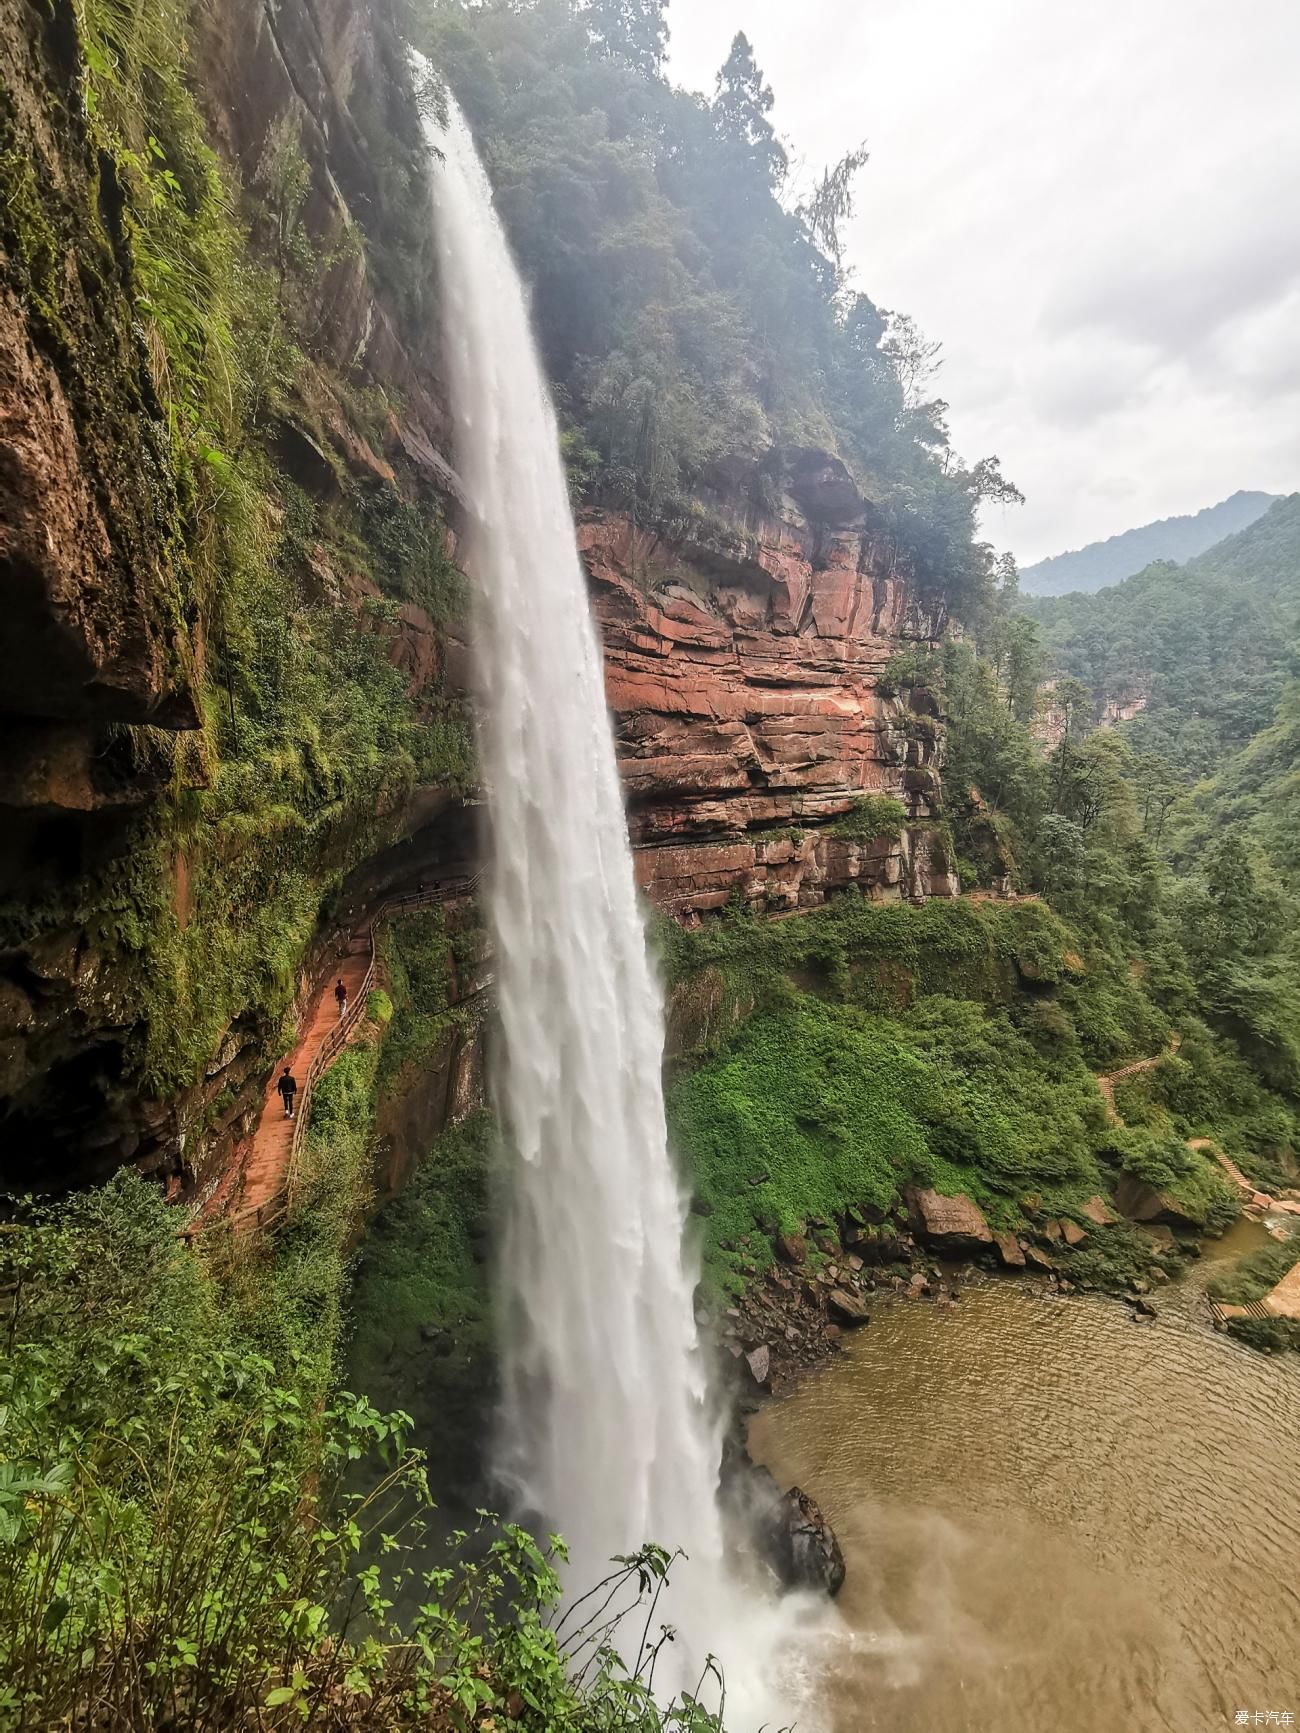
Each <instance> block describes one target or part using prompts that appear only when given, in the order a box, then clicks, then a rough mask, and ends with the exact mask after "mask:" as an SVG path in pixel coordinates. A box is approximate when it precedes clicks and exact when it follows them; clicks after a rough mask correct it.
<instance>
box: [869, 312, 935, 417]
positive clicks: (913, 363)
mask: <svg viewBox="0 0 1300 1733" xmlns="http://www.w3.org/2000/svg"><path fill="white" fill-rule="evenodd" d="M885 318H886V320H887V321H888V323H887V326H886V336H885V340H884V342H883V343H882V344H881V350H882V352H883V353H884V355H885V357H886V359H887V360H888V361H889V364H890V366H891V367H892V368H893V369H894V373H895V375H896V376H897V379H898V383H899V385H900V387H901V388H902V392H903V407H904V409H907V410H915V409H919V408H920V407H921V405H922V402H923V397H924V392H925V388H926V386H927V385H928V384H929V383H930V381H931V380H932V379H933V378H934V376H935V374H936V373H937V372H938V371H939V369H940V367H942V365H943V362H942V361H941V360H940V355H941V354H942V351H943V344H942V343H932V342H930V340H929V339H928V338H926V337H925V336H924V335H923V334H922V332H921V329H920V327H919V326H918V324H917V323H916V320H915V319H913V318H912V316H911V315H910V314H909V313H886V314H885ZM944 407H945V408H947V405H946V404H945V405H944Z"/></svg>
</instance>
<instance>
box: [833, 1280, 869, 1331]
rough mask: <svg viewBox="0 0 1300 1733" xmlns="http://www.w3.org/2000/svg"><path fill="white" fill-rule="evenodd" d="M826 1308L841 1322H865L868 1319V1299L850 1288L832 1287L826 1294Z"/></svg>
mask: <svg viewBox="0 0 1300 1733" xmlns="http://www.w3.org/2000/svg"><path fill="white" fill-rule="evenodd" d="M826 1309H827V1311H829V1312H830V1313H831V1315H832V1316H833V1317H835V1318H838V1319H839V1321H840V1323H841V1324H865V1323H866V1321H867V1303H866V1301H865V1300H864V1299H863V1298H862V1296H861V1294H855V1293H853V1292H852V1290H851V1289H849V1288H832V1289H831V1291H830V1293H829V1294H827V1296H826Z"/></svg>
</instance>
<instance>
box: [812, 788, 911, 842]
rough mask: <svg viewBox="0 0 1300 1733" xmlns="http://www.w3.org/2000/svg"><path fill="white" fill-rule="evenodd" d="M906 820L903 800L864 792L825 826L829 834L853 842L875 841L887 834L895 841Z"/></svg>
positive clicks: (887, 795)
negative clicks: (840, 814) (847, 809)
mask: <svg viewBox="0 0 1300 1733" xmlns="http://www.w3.org/2000/svg"><path fill="white" fill-rule="evenodd" d="M906 823H907V808H906V807H905V806H904V805H903V803H902V801H901V800H896V799H895V798H894V796H893V795H890V794H864V795H863V796H862V797H861V799H859V800H856V801H854V803H853V806H852V808H851V810H850V811H848V812H846V813H844V815H843V816H842V817H840V818H837V819H835V820H834V821H833V822H832V823H831V824H829V825H828V826H827V827H826V828H827V833H828V835H830V836H838V837H844V838H845V839H846V840H848V841H850V842H876V841H877V840H879V839H881V838H884V837H889V838H890V839H891V840H895V841H896V840H897V839H898V837H900V836H901V835H902V833H903V827H904V825H905V824H906Z"/></svg>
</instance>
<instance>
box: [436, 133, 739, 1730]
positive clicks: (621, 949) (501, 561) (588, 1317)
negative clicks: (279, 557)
mask: <svg viewBox="0 0 1300 1733" xmlns="http://www.w3.org/2000/svg"><path fill="white" fill-rule="evenodd" d="M435 132H436V137H434V139H433V140H432V141H431V142H433V143H434V145H435V148H436V150H437V152H438V158H439V160H438V162H437V165H436V170H435V186H436V192H435V197H436V204H437V223H436V229H437V237H438V248H439V255H440V264H441V279H442V287H443V296H444V319H445V352H446V357H447V367H448V370H449V383H450V387H451V395H452V403H453V408H454V412H455V417H456V426H457V430H458V443H457V451H458V460H459V469H460V474H461V478H462V480H463V482H464V484H465V488H466V490H467V493H468V497H469V501H470V508H471V509H470V512H469V518H470V527H469V529H468V531H467V535H466V542H465V547H464V557H465V562H466V566H467V569H468V570H469V572H470V574H471V576H472V579H473V583H474V589H475V594H476V597H477V601H478V609H479V613H478V621H477V643H478V654H479V659H480V663H481V678H482V689H483V698H484V702H483V706H482V708H483V722H482V730H481V749H482V754H483V759H484V764H483V770H484V776H485V780H486V784H487V787H488V789H489V790H490V798H491V808H492V816H493V831H494V836H495V839H496V847H495V861H494V865H493V868H492V872H491V879H490V903H491V911H492V919H493V923H494V926H495V930H496V942H497V959H498V960H497V982H498V995H499V999H500V1008H501V1023H502V1033H503V1037H504V1057H505V1064H504V1077H503V1081H502V1084H501V1090H500V1102H501V1106H502V1109H503V1114H504V1118H505V1122H506V1126H507V1129H508V1131H509V1134H510V1138H511V1141H512V1143H513V1146H514V1151H515V1153H514V1157H513V1160H514V1170H513V1173H512V1175H511V1179H510V1184H509V1188H508V1201H507V1208H506V1214H507V1220H506V1223H505V1231H504V1243H503V1247H502V1255H501V1258H500V1283H501V1286H502V1290H503V1341H502V1371H503V1380H504V1403H503V1420H502V1434H503V1437H502V1446H501V1453H500V1460H501V1466H502V1468H503V1472H504V1473H505V1475H506V1477H507V1479H508V1481H509V1483H510V1484H511V1485H512V1486H513V1488H514V1489H515V1491H516V1492H517V1494H518V1496H519V1498H520V1502H521V1504H522V1505H523V1506H524V1507H525V1508H527V1509H530V1510H532V1511H535V1512H537V1513H539V1514H540V1515H541V1516H542V1518H543V1519H544V1520H545V1521H546V1522H547V1523H549V1524H551V1525H552V1526H553V1527H554V1528H555V1529H556V1530H557V1531H558V1532H560V1533H562V1534H563V1535H564V1537H565V1539H566V1541H567V1542H568V1544H569V1547H570V1557H571V1565H570V1575H569V1581H570V1582H571V1584H572V1585H573V1586H574V1587H575V1588H577V1587H582V1586H590V1585H592V1584H594V1583H595V1582H596V1581H597V1580H598V1579H599V1578H600V1577H601V1576H603V1575H604V1574H605V1572H606V1570H607V1568H608V1561H609V1560H610V1558H611V1557H612V1556H613V1555H615V1554H626V1553H630V1552H632V1551H634V1550H635V1549H636V1548H637V1547H639V1546H640V1545H641V1544H642V1543H643V1542H644V1541H647V1540H654V1541H656V1542H658V1543H660V1544H662V1545H664V1546H666V1547H668V1548H670V1549H671V1548H675V1547H679V1546H680V1547H682V1548H683V1549H684V1550H685V1551H686V1552H687V1553H688V1554H689V1559H690V1562H689V1565H684V1566H682V1565H679V1566H678V1568H677V1570H676V1571H675V1572H674V1573H673V1586H672V1588H671V1591H670V1600H669V1603H668V1609H669V1610H668V1616H669V1617H670V1618H671V1619H672V1621H673V1622H674V1623H675V1624H676V1625H677V1626H678V1628H679V1630H680V1632H681V1634H682V1635H681V1639H680V1640H679V1642H678V1643H677V1645H675V1650H674V1653H675V1654H676V1655H677V1657H678V1659H679V1661H680V1663H681V1666H680V1669H679V1674H678V1678H679V1681H680V1680H681V1679H684V1678H688V1677H689V1682H690V1683H691V1684H694V1682H695V1678H697V1677H698V1676H699V1668H700V1666H701V1664H702V1661H703V1655H704V1652H705V1651H707V1650H708V1649H710V1648H715V1649H718V1650H722V1649H723V1647H724V1644H725V1643H726V1641H727V1637H726V1634H725V1633H724V1631H722V1630H720V1629H719V1623H720V1622H722V1623H724V1624H725V1625H728V1626H731V1627H732V1628H733V1630H734V1629H736V1628H737V1627H739V1626H740V1625H742V1624H745V1625H747V1626H748V1625H749V1624H751V1623H752V1621H749V1620H746V1619H743V1618H735V1617H734V1613H735V1607H736V1601H735V1595H734V1593H733V1591H732V1590H731V1587H730V1585H729V1583H728V1581H727V1577H726V1571H725V1566H724V1562H723V1549H722V1534H721V1525H720V1520H719V1514H718V1510H717V1504H716V1497H715V1493H716V1480H717V1464H718V1454H719V1452H718V1444H719V1440H718V1437H717V1434H716V1431H715V1428H714V1426H713V1424H712V1423H711V1420H710V1415H709V1409H708V1406H707V1400H706V1398H707V1392H706V1388H705V1376H704V1371H703V1367H702V1363H701V1355H700V1349H699V1343H698V1340H697V1334H696V1328H695V1321H694V1314H693V1308H692V1288H693V1274H692V1272H691V1270H690V1269H689V1267H688V1265H687V1262H686V1260H685V1257H684V1254H683V1228H684V1225H685V1206H684V1199H683V1196H682V1193H681V1190H680V1188H679V1186H678V1183H677V1179H676V1176H675V1174H674V1171H673V1167H672V1163H671V1160H670V1157H669V1153H668V1148H667V1142H666V1137H665V1127H664V1104H663V1091H662V1084H661V1076H660V1067H661V1060H662V1053H663V1013H662V1004H661V998H660V993H659V988H658V984H657V982H656V979H655V976H654V973H653V970H652V968H651V965H650V961H649V959H648V957H647V954H646V937H645V931H644V927H643V924H642V920H641V915H640V911H639V909H638V907H637V901H636V893H635V887H634V882H633V874H632V857H631V851H630V849H629V847H628V842H627V833H626V823H625V818H624V813H623V803H622V796H621V790H620V786H619V780H618V773H617V769H616V766H615V759H614V746H613V739H612V735H611V731H610V722H609V716H608V713H607V710H606V703H605V688H604V680H603V673H602V662H601V654H600V649H599V645H598V642H597V637H596V632H595V628H594V626H593V624H592V619H591V614H590V611H589V608H588V602H587V593H586V584H585V580H584V576H583V571H582V567H581V564H580V562H579V558H578V551H577V544H576V540H575V535H574V527H573V518H572V514H571V511H570V506H569V496H568V490H567V486H566V481H565V474H564V469H563V465H562V463H561V459H560V452H559V444H558V436H557V428H556V422H555V416H554V412H553V410H552V407H551V402H550V398H549V395H548V392H547V388H546V384H545V381H544V379H543V375H542V371H541V366H540V363H539V360H538V356H537V352H536V349H535V346H534V342H533V337H532V333H531V329H530V324H529V316H528V310H527V306H526V302H525V297H524V291H523V288H522V285H521V282H520V278H519V274H518V272H517V270H516V268H515V265H514V262H513V260H512V258H511V255H510V251H509V248H508V246H507V243H506V239H505V235H504V233H503V231H502V228H501V225H500V223H499V221H498V220H497V217H496V213H495V212H494V210H493V207H492V198H491V193H490V190H489V187H488V182H487V178H486V176H485V174H484V172H483V169H482V166H481V165H480V163H479V161H478V158H477V156H476V154H475V150H474V145H473V141H472V139H471V137H470V134H469V131H468V128H467V127H466V125H465V122H464V120H463V119H462V118H461V116H460V114H459V113H458V112H457V111H456V110H455V109H454V107H453V108H452V111H451V113H450V116H449V120H448V124H447V127H446V129H445V131H444V130H441V129H435ZM728 1609H731V1611H730V1613H729V1611H728ZM638 1634H639V1633H638ZM731 1659H732V1670H733V1672H734V1670H735V1668H736V1667H737V1666H744V1664H745V1663H744V1660H743V1658H741V1657H738V1656H736V1655H734V1654H733V1655H732V1657H731ZM692 1666H693V1668H694V1673H693V1675H688V1672H687V1669H688V1668H690V1667H692ZM662 1671H663V1670H662V1669H661V1671H660V1673H659V1674H657V1675H656V1678H657V1679H658V1678H660V1677H662ZM732 1701H733V1702H734V1701H735V1698H734V1696H733V1697H732Z"/></svg>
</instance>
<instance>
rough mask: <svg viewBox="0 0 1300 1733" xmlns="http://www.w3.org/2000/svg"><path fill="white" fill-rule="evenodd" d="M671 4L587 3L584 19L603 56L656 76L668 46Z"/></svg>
mask: <svg viewBox="0 0 1300 1733" xmlns="http://www.w3.org/2000/svg"><path fill="white" fill-rule="evenodd" d="M667 5H668V0H587V6H586V9H585V12H584V14H583V16H584V18H585V19H586V23H587V29H588V30H589V31H590V33H591V40H592V42H593V43H594V44H595V45H596V47H597V48H598V49H599V50H600V51H601V53H603V54H604V55H605V56H606V57H607V58H608V59H610V60H619V61H622V62H623V64H624V65H626V66H631V67H635V69H636V70H637V71H638V72H640V73H644V74H645V75H646V76H647V77H653V76H655V75H657V74H658V72H659V70H660V68H661V66H662V65H663V59H664V53H665V50H666V49H667V46H668V20H667V19H666V18H665V17H664V12H665V10H666V8H667Z"/></svg>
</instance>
